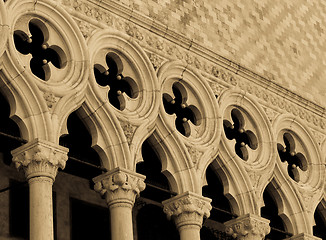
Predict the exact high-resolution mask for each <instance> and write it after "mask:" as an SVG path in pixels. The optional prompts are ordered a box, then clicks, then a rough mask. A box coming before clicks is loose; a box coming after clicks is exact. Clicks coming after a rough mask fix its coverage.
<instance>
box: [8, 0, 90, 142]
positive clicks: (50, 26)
mask: <svg viewBox="0 0 326 240" xmlns="http://www.w3.org/2000/svg"><path fill="white" fill-rule="evenodd" d="M6 4H7V9H8V16H9V17H8V21H9V22H10V23H9V26H10V32H9V40H8V48H7V50H6V52H5V54H4V59H5V60H4V64H3V69H2V74H3V80H4V81H6V83H4V86H6V87H5V90H4V91H10V92H11V94H12V95H13V96H14V97H15V99H16V101H17V102H16V104H17V106H19V107H16V106H13V105H12V103H11V105H12V108H13V109H15V113H13V114H14V116H17V117H16V118H19V119H21V121H23V122H24V124H25V125H26V126H27V129H28V134H25V135H24V136H23V137H24V138H25V139H27V140H30V139H34V138H40V139H46V140H49V141H52V142H58V141H59V137H60V136H59V135H58V134H59V132H60V127H59V125H60V122H61V121H62V120H61V117H63V118H65V117H66V116H65V113H66V112H67V111H68V110H69V109H72V108H74V107H76V106H75V105H80V104H81V100H82V97H80V96H79V97H78V95H82V94H83V92H84V91H83V89H84V88H85V86H86V79H87V76H88V74H85V72H87V73H88V63H87V51H86V50H85V49H86V47H85V46H86V45H85V43H84V42H83V41H84V39H83V37H82V35H81V33H79V30H78V28H77V26H76V24H75V22H74V21H73V20H72V18H71V17H70V15H69V14H68V13H66V12H65V10H63V9H62V8H61V7H60V6H58V5H57V3H56V2H53V1H42V2H37V3H36V4H34V3H32V2H29V1H18V2H17V1H8V2H7V3H6ZM33 35H34V36H33ZM33 38H34V43H33ZM17 39H18V40H17ZM42 39H43V40H44V41H43V42H42ZM33 44H34V45H33ZM32 45H33V47H32ZM38 45H39V46H38ZM36 46H37V47H39V48H40V49H41V48H42V51H43V50H44V52H42V51H41V52H42V54H41V55H39V54H38V53H37V52H39V51H38V50H37V51H36V50H31V49H37V48H36ZM33 51H34V52H33ZM36 53H37V54H36ZM54 56H55V57H54ZM56 56H59V58H57V57H56ZM41 57H43V58H44V59H43V60H42V64H41V65H40V64H39V63H40V62H38V60H37V59H40V58H41ZM33 59H34V60H33ZM58 59H59V60H58ZM35 61H36V62H37V64H36V63H35ZM59 63H60V66H61V65H62V66H63V68H62V69H60V68H59V67H58V66H55V65H56V64H59ZM33 69H34V70H33ZM35 69H37V70H35ZM40 69H42V71H41V70H40ZM37 72H42V74H44V76H45V75H47V76H48V78H44V79H42V76H43V75H42V74H41V75H42V76H41V75H40V74H36V73H37ZM71 105H74V106H71ZM20 108H21V110H22V111H20ZM40 126H42V127H40Z"/></svg>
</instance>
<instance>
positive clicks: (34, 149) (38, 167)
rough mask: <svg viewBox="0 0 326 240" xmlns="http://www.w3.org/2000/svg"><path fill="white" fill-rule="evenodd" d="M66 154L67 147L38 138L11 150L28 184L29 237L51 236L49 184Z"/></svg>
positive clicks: (63, 165) (50, 190)
mask: <svg viewBox="0 0 326 240" xmlns="http://www.w3.org/2000/svg"><path fill="white" fill-rule="evenodd" d="M67 153H68V149H67V148H65V147H62V146H59V145H57V144H54V143H51V142H48V141H44V140H39V139H35V140H33V141H31V142H28V143H26V144H25V145H23V146H21V147H19V148H17V149H15V150H13V151H12V152H11V154H12V156H13V162H14V163H15V164H16V167H17V168H18V169H19V168H23V169H24V171H25V176H26V178H27V181H28V184H29V202H30V203H29V205H30V211H29V212H30V240H44V239H49V240H51V239H53V206H52V184H53V182H54V179H55V177H56V175H57V171H58V167H60V168H64V167H65V164H66V161H67V159H68V156H67Z"/></svg>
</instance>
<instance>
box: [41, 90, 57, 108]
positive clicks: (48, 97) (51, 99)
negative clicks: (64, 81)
mask: <svg viewBox="0 0 326 240" xmlns="http://www.w3.org/2000/svg"><path fill="white" fill-rule="evenodd" d="M43 97H44V99H45V101H46V104H47V105H48V108H50V109H51V108H53V106H54V105H55V104H56V103H57V99H56V97H55V95H54V94H53V93H52V92H45V93H44V94H43Z"/></svg>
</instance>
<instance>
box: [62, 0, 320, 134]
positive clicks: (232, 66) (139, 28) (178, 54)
mask: <svg viewBox="0 0 326 240" xmlns="http://www.w3.org/2000/svg"><path fill="white" fill-rule="evenodd" d="M62 3H63V5H64V6H65V7H67V8H69V11H70V12H71V14H72V15H73V16H75V17H76V18H77V19H81V18H82V19H83V20H86V19H87V20H88V22H89V23H90V24H92V25H93V29H95V28H96V27H95V26H97V27H105V26H109V27H112V28H114V29H117V30H119V31H124V32H125V33H126V34H128V35H129V36H131V37H132V38H133V39H134V40H135V41H136V42H138V43H139V44H140V45H141V46H142V47H143V48H144V49H146V50H148V51H149V52H151V54H155V55H158V56H160V57H161V58H165V59H169V60H175V59H177V60H181V61H183V62H184V63H185V66H186V68H187V67H192V68H195V69H197V70H198V71H199V72H201V74H202V75H203V76H205V77H206V78H207V79H208V80H209V81H211V82H212V83H213V84H221V85H222V86H226V87H227V88H231V87H238V88H240V89H241V90H243V91H245V92H246V93H249V94H251V95H253V96H255V97H257V98H258V99H259V100H261V102H262V103H265V102H266V105H270V106H273V108H274V109H277V111H279V112H281V113H286V112H287V113H290V114H292V115H294V117H296V116H298V119H299V118H301V119H302V120H304V121H306V122H307V123H308V125H310V126H311V127H312V128H315V129H322V131H323V132H325V131H326V120H325V118H326V109H325V107H322V106H320V105H318V104H316V103H314V102H313V101H311V100H309V99H307V98H304V97H302V96H300V95H298V94H296V93H293V92H291V91H290V90H288V89H286V88H284V87H282V86H281V85H280V84H278V83H276V82H273V81H274V80H275V79H274V76H273V75H270V77H268V78H266V77H263V76H261V75H259V74H257V73H255V72H253V71H251V70H249V69H247V68H245V67H243V66H241V65H239V64H237V63H235V62H233V61H231V60H229V59H227V58H225V57H223V56H221V55H219V54H217V53H215V52H213V51H211V50H210V49H208V48H206V47H204V46H202V45H201V44H199V43H197V42H194V41H193V40H192V39H189V38H187V37H185V36H183V35H181V34H179V33H177V32H175V31H174V30H173V29H170V28H169V27H168V26H167V25H165V24H163V23H162V22H160V21H158V20H156V19H152V18H150V17H147V16H143V15H142V14H141V13H139V12H137V11H136V10H134V9H132V8H131V7H129V8H128V7H127V6H126V5H123V4H121V3H119V2H115V1H107V0H104V1H96V0H91V1H84V0H62ZM80 23H81V25H83V26H81V27H82V28H83V30H84V31H89V33H88V34H89V35H90V34H91V31H92V29H91V28H92V27H91V26H88V30H85V24H82V23H83V21H81V22H80ZM88 34H86V36H85V34H84V36H85V37H87V35H88ZM153 59H155V58H153ZM153 64H154V63H153ZM156 64H157V63H155V65H156ZM156 67H157V66H156ZM268 101H269V102H268ZM273 101H274V102H273Z"/></svg>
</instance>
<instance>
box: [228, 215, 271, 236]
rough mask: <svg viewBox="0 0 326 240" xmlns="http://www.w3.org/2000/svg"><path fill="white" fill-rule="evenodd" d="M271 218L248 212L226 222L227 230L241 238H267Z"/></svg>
mask: <svg viewBox="0 0 326 240" xmlns="http://www.w3.org/2000/svg"><path fill="white" fill-rule="evenodd" d="M269 222H270V221H269V220H268V219H265V218H262V217H260V216H256V215H253V214H246V215H243V216H240V217H238V218H236V219H232V220H230V221H227V222H225V223H224V225H225V226H226V232H227V234H229V235H232V236H233V238H236V239H239V240H240V239H241V240H258V239H265V236H266V235H267V234H268V233H269V232H270V226H269Z"/></svg>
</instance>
